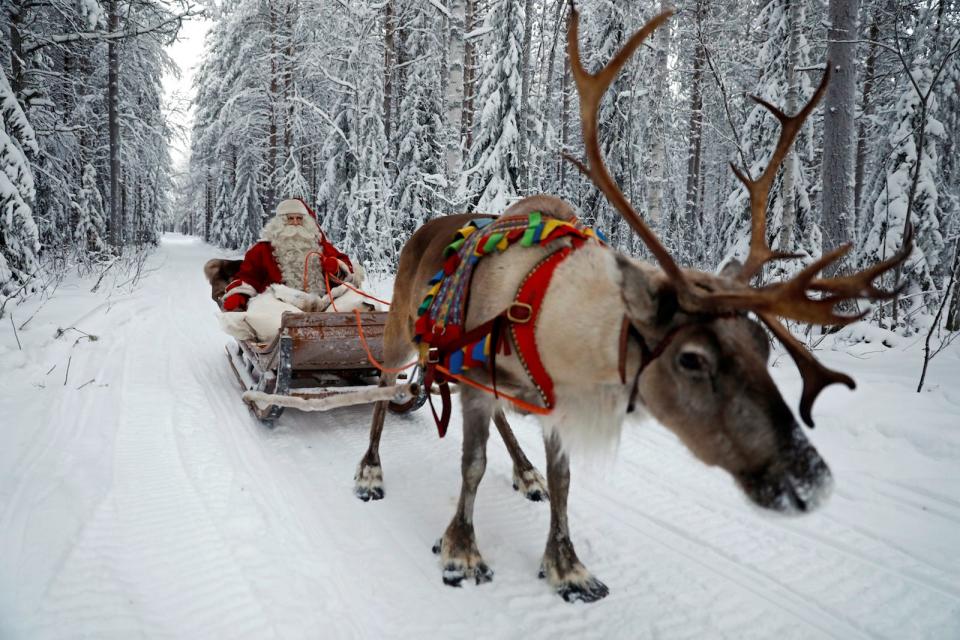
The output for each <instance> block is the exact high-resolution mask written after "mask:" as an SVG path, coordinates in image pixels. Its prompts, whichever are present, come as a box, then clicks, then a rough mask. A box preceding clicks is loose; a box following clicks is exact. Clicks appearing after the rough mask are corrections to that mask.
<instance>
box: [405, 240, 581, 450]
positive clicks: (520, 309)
mask: <svg viewBox="0 0 960 640" xmlns="http://www.w3.org/2000/svg"><path fill="white" fill-rule="evenodd" d="M572 251H573V248H572V247H562V248H560V249H558V250H557V251H554V252H553V253H551V254H550V255H548V256H547V257H545V258H544V259H543V260H541V261H540V262H538V263H537V265H536V266H535V267H534V268H533V269H531V270H530V272H529V273H528V274H527V276H526V277H525V278H524V279H523V281H522V282H521V283H520V288H519V290H518V291H517V296H516V298H514V301H513V302H512V303H511V304H510V306H509V307H507V308H506V309H504V310H503V311H501V312H500V313H499V314H498V315H497V316H495V317H494V318H492V319H490V320H488V321H486V322H484V323H483V324H481V325H480V326H478V327H474V328H473V329H471V330H470V331H468V332H466V333H465V334H464V335H463V336H461V337H460V338H459V339H457V340H456V341H453V342H450V343H448V344H445V345H443V347H442V348H437V347H431V348H430V349H429V351H428V352H427V362H426V363H425V366H424V369H425V370H424V385H425V386H426V388H427V389H430V386H431V385H432V384H433V383H434V382H436V383H437V386H438V387H439V391H440V400H441V410H440V414H439V415H438V414H437V410H436V408H435V407H434V406H433V398H432V397H431V396H430V395H428V396H427V398H428V399H429V400H430V410H431V411H432V412H433V419H434V421H435V422H436V423H437V431H438V432H439V433H440V437H441V438H442V437H443V436H444V435H446V433H447V427H448V426H449V424H450V414H451V402H450V381H449V380H448V379H447V377H446V376H444V374H443V373H441V372H440V371H437V365H440V364H442V363H444V362H445V361H446V359H447V357H448V356H449V354H450V353H452V352H454V351H456V350H458V349H460V348H462V347H464V346H466V345H468V344H470V343H475V342H477V341H478V340H481V339H483V338H485V337H486V336H487V335H488V334H489V335H490V336H491V339H490V359H489V364H488V366H489V368H490V377H491V379H492V381H493V394H494V396H496V397H500V395H499V394H498V393H497V379H496V354H497V352H498V351H499V350H500V349H501V347H502V348H503V349H504V350H505V352H506V353H509V351H508V350H509V346H508V345H507V343H506V340H503V339H502V336H501V327H502V326H503V324H504V323H508V326H509V327H510V333H511V335H512V336H513V342H514V344H515V345H516V348H517V356H518V357H519V358H520V363H521V364H522V365H523V368H524V370H525V371H526V372H527V375H528V376H529V377H530V381H531V382H532V383H533V385H534V387H536V389H537V391H538V392H539V394H540V398H541V400H542V401H543V405H544V408H545V409H547V410H550V409H553V406H554V400H555V398H554V393H553V379H552V378H551V377H550V374H549V373H547V370H546V369H545V368H544V366H543V361H542V360H541V359H540V351H539V350H538V349H537V341H536V333H535V331H536V326H537V317H538V315H539V313H540V308H541V306H542V305H543V294H544V292H545V291H546V290H547V287H548V286H549V284H550V280H551V278H552V277H553V272H554V271H555V270H556V268H557V266H558V265H559V264H560V263H561V262H563V260H564V259H565V258H566V257H567V256H569V255H570V253H571V252H572ZM505 397H506V398H507V399H508V400H511V401H514V399H513V398H510V397H509V396H505Z"/></svg>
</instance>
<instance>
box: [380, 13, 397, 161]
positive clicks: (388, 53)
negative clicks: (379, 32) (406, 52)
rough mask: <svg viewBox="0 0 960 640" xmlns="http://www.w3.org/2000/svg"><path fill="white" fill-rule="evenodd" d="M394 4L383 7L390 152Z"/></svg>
mask: <svg viewBox="0 0 960 640" xmlns="http://www.w3.org/2000/svg"><path fill="white" fill-rule="evenodd" d="M393 3H394V0H387V1H386V3H384V5H383V32H384V40H383V130H384V133H385V134H386V138H387V150H388V151H389V150H391V149H393V102H392V101H393V60H394V57H395V55H396V49H395V47H396V44H395V43H394V37H393V36H394V33H395V32H396V29H397V27H396V24H395V23H394V7H393ZM390 155H392V154H390Z"/></svg>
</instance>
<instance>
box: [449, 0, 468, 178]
mask: <svg viewBox="0 0 960 640" xmlns="http://www.w3.org/2000/svg"><path fill="white" fill-rule="evenodd" d="M466 15H467V4H466V1H465V0H451V2H450V55H449V58H448V60H449V63H450V76H449V79H448V80H447V136H448V137H447V184H449V185H450V188H449V189H448V195H449V196H452V195H453V193H454V191H456V185H457V183H458V178H459V176H460V171H461V166H462V162H463V151H462V149H461V140H462V139H463V137H462V131H461V126H462V124H463V122H462V121H463V98H464V95H463V94H464V88H463V64H464V39H463V36H464V34H465V31H464V27H465V26H466Z"/></svg>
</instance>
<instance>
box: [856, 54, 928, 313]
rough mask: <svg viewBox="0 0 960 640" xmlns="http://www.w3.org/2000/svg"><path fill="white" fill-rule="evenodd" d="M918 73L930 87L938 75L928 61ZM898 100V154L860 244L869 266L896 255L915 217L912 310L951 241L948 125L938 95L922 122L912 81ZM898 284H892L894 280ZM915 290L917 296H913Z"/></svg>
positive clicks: (909, 271) (909, 275)
mask: <svg viewBox="0 0 960 640" xmlns="http://www.w3.org/2000/svg"><path fill="white" fill-rule="evenodd" d="M912 74H913V77H914V79H915V80H916V82H917V85H918V86H919V87H920V89H921V90H922V91H924V92H926V90H927V89H929V88H930V82H931V80H932V78H933V74H932V73H931V72H930V70H929V69H928V68H926V66H919V67H916V68H914V69H913V71H912ZM904 84H905V85H906V86H904V87H903V91H902V93H901V94H900V98H899V100H898V101H897V107H896V114H895V118H894V122H893V126H892V128H891V130H890V133H889V136H888V141H889V142H890V145H891V146H892V147H893V150H894V156H893V159H892V161H891V163H890V169H889V171H888V173H887V175H886V179H885V180H884V182H883V186H882V189H881V191H880V195H879V197H878V198H877V199H876V201H875V202H874V206H873V215H872V217H871V218H870V220H869V221H868V225H869V226H868V227H867V228H866V229H865V233H864V235H863V237H862V238H863V239H862V241H861V243H860V259H861V262H862V263H863V265H864V266H867V265H869V264H873V263H875V262H877V261H879V260H883V259H884V258H886V257H889V256H891V255H893V254H894V253H895V252H896V251H897V250H898V249H899V248H900V246H901V243H902V241H903V229H904V226H905V223H906V220H907V217H908V216H909V218H910V222H911V224H912V225H913V228H914V231H915V239H914V249H913V252H912V253H911V254H910V258H909V259H908V261H907V263H906V265H905V266H904V269H903V273H902V274H901V282H902V284H903V285H904V287H905V294H906V295H905V296H904V297H903V298H901V301H902V302H901V304H902V305H903V307H904V308H905V310H906V311H907V312H908V313H907V314H906V320H905V321H906V322H912V321H911V320H910V315H909V312H910V311H911V310H913V309H916V308H917V307H918V306H920V305H922V304H923V302H924V300H923V298H922V297H920V296H918V295H917V294H918V293H920V292H924V291H930V290H933V289H935V288H936V287H937V279H936V276H937V275H939V274H940V272H941V271H942V269H941V267H942V265H941V262H942V261H943V258H944V253H945V249H946V247H945V243H944V239H943V234H942V233H941V231H940V219H939V210H938V207H939V200H940V194H939V189H938V186H937V185H938V184H939V182H940V181H939V176H938V173H939V168H940V160H939V157H938V152H937V145H938V144H939V142H940V140H941V139H942V138H943V135H944V129H943V125H942V124H941V123H940V121H939V120H937V118H936V114H937V111H938V104H937V97H936V95H931V96H930V98H929V100H928V101H927V107H926V121H925V122H921V113H920V112H921V109H920V106H921V105H920V100H921V98H920V96H919V95H918V94H917V92H916V91H915V90H914V89H913V87H912V86H910V85H909V84H907V83H904ZM921 128H923V129H924V136H923V140H924V142H923V148H922V149H918V148H917V141H918V138H919V136H917V135H916V132H917V131H919V130H920V129H921ZM918 162H919V175H918V180H917V186H916V192H915V194H914V198H913V206H912V207H911V209H910V211H909V212H908V211H907V207H908V202H909V199H910V190H911V185H912V182H913V175H914V172H915V170H916V169H917V163H918ZM890 284H891V286H892V283H890ZM910 294H913V295H910Z"/></svg>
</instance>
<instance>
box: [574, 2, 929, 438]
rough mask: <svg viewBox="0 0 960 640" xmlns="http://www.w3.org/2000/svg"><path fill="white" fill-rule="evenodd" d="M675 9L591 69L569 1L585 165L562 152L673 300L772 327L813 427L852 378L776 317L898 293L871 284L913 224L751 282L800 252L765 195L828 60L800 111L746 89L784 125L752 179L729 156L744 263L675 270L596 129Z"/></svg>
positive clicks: (831, 318)
mask: <svg viewBox="0 0 960 640" xmlns="http://www.w3.org/2000/svg"><path fill="white" fill-rule="evenodd" d="M672 14H673V11H670V10H667V11H664V12H662V13H660V14H659V15H657V16H656V17H654V18H652V19H651V20H650V21H649V22H647V23H646V24H645V25H644V26H643V28H641V29H640V30H639V31H637V32H636V33H635V34H633V36H632V37H631V38H630V39H629V40H628V41H627V43H626V44H625V45H624V46H623V48H622V49H621V50H620V51H619V52H618V53H617V54H616V55H615V56H614V57H613V59H611V60H610V62H609V63H608V64H607V66H605V67H604V68H603V69H601V70H600V71H599V72H598V73H596V74H590V73H587V71H586V70H585V69H584V68H583V63H582V62H581V60H580V47H579V43H578V30H579V22H580V19H579V14H578V13H577V10H576V8H571V11H570V25H569V29H568V31H567V52H568V55H569V56H570V66H571V69H572V72H573V77H574V81H575V82H576V85H577V92H578V93H579V95H580V120H581V127H582V129H583V144H584V148H585V149H586V154H587V161H588V163H589V165H587V164H584V163H582V162H580V161H578V160H576V159H575V158H571V157H570V156H568V155H566V154H564V156H565V157H566V158H567V159H568V160H570V161H572V162H573V163H574V164H576V165H577V166H578V167H579V168H580V170H581V171H582V172H583V173H584V174H585V175H586V176H587V177H589V178H590V180H591V181H592V182H593V183H594V184H595V185H596V186H597V188H599V189H600V191H601V192H603V194H604V195H605V196H606V197H607V199H608V200H609V201H610V203H611V204H612V205H613V206H614V207H615V208H616V209H617V211H619V212H620V215H622V216H623V218H624V219H625V220H626V221H627V222H628V223H629V224H630V226H631V227H633V229H634V230H635V231H636V232H637V234H638V235H639V236H640V238H641V240H643V242H644V244H646V245H647V248H648V249H650V252H651V253H652V254H653V256H654V257H655V258H656V260H657V262H659V263H660V266H661V268H662V269H663V270H664V272H665V273H666V275H667V277H668V278H669V279H670V281H671V283H672V285H673V287H674V288H675V290H676V293H677V300H678V301H679V303H680V308H681V309H682V310H684V311H686V312H687V313H697V314H704V315H722V314H728V313H731V312H737V311H739V312H745V311H752V312H754V313H755V314H757V316H758V317H759V318H760V320H761V321H763V323H764V324H766V325H767V327H769V329H770V331H771V332H773V334H774V335H775V336H776V337H777V338H778V339H779V340H780V342H782V343H783V345H784V347H785V348H786V349H787V351H788V352H789V353H790V356H791V357H792V358H793V360H794V362H796V364H797V368H798V369H799V370H800V375H801V377H802V378H803V395H802V397H801V400H800V415H801V417H802V418H803V421H804V422H806V423H807V424H808V425H809V426H811V427H812V426H813V419H812V417H811V415H810V412H811V409H812V407H813V402H814V400H816V398H817V396H818V395H819V393H820V392H821V391H822V390H823V389H824V388H825V387H827V386H829V385H831V384H835V383H840V384H845V385H847V386H848V387H850V388H853V387H854V382H853V379H851V378H850V377H849V376H847V375H844V374H842V373H839V372H837V371H833V370H831V369H828V368H827V367H825V366H823V365H822V364H820V362H818V361H817V360H816V358H814V357H813V355H812V354H811V353H810V352H809V351H807V350H806V349H805V348H804V347H803V345H802V344H800V342H799V341H797V339H796V338H794V337H793V336H792V335H791V334H790V332H789V331H788V330H787V328H786V327H785V326H784V325H783V324H782V323H781V322H780V320H779V319H778V318H786V319H790V320H796V321H799V322H804V323H808V324H820V325H845V324H849V323H851V322H854V321H855V320H859V319H860V318H862V317H863V316H864V314H865V313H866V312H865V311H864V312H862V313H858V314H853V315H848V314H840V313H838V312H837V310H836V309H837V305H838V304H840V303H841V302H845V301H856V300H870V301H874V300H883V299H888V298H892V297H894V296H896V295H897V294H898V293H899V291H898V290H895V291H884V290H881V289H879V288H878V287H877V286H876V285H875V284H874V281H875V280H876V279H877V278H879V277H881V276H883V275H884V274H885V273H887V272H888V271H890V270H891V269H894V268H895V267H897V266H898V265H900V264H902V263H903V262H904V261H905V260H906V259H907V257H908V256H909V255H910V251H911V249H912V242H913V231H912V228H909V227H908V229H907V233H906V234H905V236H904V238H903V244H902V246H901V248H900V250H899V251H898V252H897V253H896V254H895V255H894V256H892V257H890V258H889V259H887V260H884V261H883V262H880V263H878V264H876V265H874V266H872V267H869V268H867V269H864V270H862V271H859V272H856V273H852V274H850V275H845V276H838V277H832V278H818V277H817V276H818V274H819V273H820V272H821V271H823V269H825V268H826V267H827V266H829V265H831V264H834V263H836V262H837V261H838V260H840V259H841V258H842V257H843V256H844V255H846V254H847V253H848V252H849V251H850V248H851V247H850V245H849V244H847V245H844V246H841V247H839V248H837V249H834V250H833V251H830V252H828V253H826V254H825V255H823V256H822V257H820V258H819V259H818V260H815V261H814V262H813V263H812V264H810V265H809V266H808V267H806V268H805V269H802V270H801V271H800V272H799V273H797V274H796V275H795V276H793V277H792V278H790V279H788V280H785V281H783V282H776V283H772V284H768V285H766V286H762V287H751V286H750V281H751V280H752V279H753V277H754V276H755V275H757V273H759V272H760V270H761V269H762V268H763V266H764V265H765V264H767V263H768V262H772V261H775V260H782V259H786V258H792V257H797V256H796V254H791V253H786V252H783V251H774V250H772V249H771V248H770V246H769V244H768V243H767V239H766V228H767V219H766V215H767V199H768V197H769V194H770V188H771V187H772V186H773V182H774V179H775V178H776V175H777V171H778V170H779V169H780V165H781V164H782V163H783V160H784V158H785V157H786V156H787V153H788V152H789V151H790V147H791V145H792V144H793V142H794V140H795V139H796V137H797V135H798V134H799V132H800V130H801V128H802V127H803V123H804V122H805V121H806V119H807V118H808V117H809V116H810V114H811V113H812V112H813V109H814V108H815V107H816V106H817V103H818V102H819V101H820V99H821V98H822V97H823V94H824V93H825V91H826V87H827V83H828V82H829V81H830V63H829V62H828V63H827V70H826V71H825V72H824V74H823V78H822V79H821V80H820V84H819V86H818V87H817V89H816V91H815V92H814V94H813V97H811V98H810V100H809V102H807V103H806V104H805V105H804V106H803V108H802V109H801V110H800V111H799V112H797V113H796V114H794V115H792V116H790V115H787V114H785V113H784V112H783V111H781V110H780V109H778V108H777V107H775V106H773V105H772V104H770V103H769V102H767V101H766V100H763V99H761V98H758V97H756V96H751V97H752V98H753V100H755V101H756V102H757V103H758V104H760V105H762V106H763V107H764V108H766V109H767V111H769V112H770V113H771V114H773V116H774V117H775V118H776V119H777V120H778V121H779V122H780V127H781V130H780V136H779V138H778V140H777V144H776V147H775V148H774V151H773V155H772V156H771V158H770V163H769V164H768V165H767V168H766V169H764V171H763V173H762V174H761V175H760V177H759V178H757V179H756V180H753V179H752V178H750V177H749V176H748V175H747V174H746V173H745V172H743V171H741V170H739V169H737V167H735V166H734V165H733V164H731V165H730V166H731V168H732V169H733V172H734V174H735V175H736V176H737V178H738V179H739V180H740V182H742V183H743V184H744V186H745V187H746V188H747V191H748V192H749V194H750V216H751V224H750V234H751V235H750V253H749V255H748V256H747V259H746V262H745V263H744V265H743V268H742V269H741V271H740V273H739V274H737V276H736V278H734V279H733V281H732V283H731V286H730V287H729V288H726V289H723V290H715V289H714V290H705V289H702V288H698V287H694V286H692V285H691V283H690V281H689V279H688V278H686V277H685V276H684V274H683V271H681V270H680V267H678V266H677V263H676V262H675V261H674V260H673V257H672V256H671V255H670V253H669V252H668V251H667V249H666V248H665V247H664V246H663V243H661V242H660V240H659V239H658V238H657V236H656V234H654V233H653V231H651V230H650V228H649V227H648V226H647V225H646V224H645V223H644V222H643V220H642V219H641V217H640V215H639V214H638V213H637V212H636V211H635V210H634V208H633V206H632V205H631V204H630V202H629V201H628V200H627V198H626V196H625V195H624V194H623V192H622V191H621V190H620V188H619V187H617V185H616V183H615V182H614V181H613V178H612V177H611V176H610V172H609V171H608V170H607V168H606V165H605V164H604V161H603V155H602V153H601V152H600V143H599V140H598V137H597V115H598V112H599V108H600V100H601V99H602V97H603V94H604V92H606V90H607V89H608V88H609V87H610V84H611V83H612V82H613V80H614V78H615V77H616V76H617V74H618V73H619V72H620V70H621V69H622V68H623V66H624V65H625V64H626V62H627V60H629V59H630V56H631V55H633V53H634V51H636V50H637V48H638V47H639V46H640V44H641V43H642V42H643V41H644V40H645V39H646V38H647V36H649V35H650V34H651V33H652V32H653V31H654V30H655V29H656V28H657V27H659V26H660V25H661V24H663V23H664V22H665V21H666V20H667V18H669V17H670V16H671V15H672Z"/></svg>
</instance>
